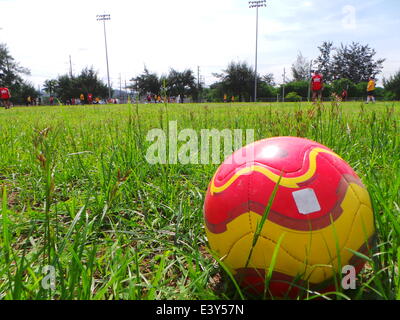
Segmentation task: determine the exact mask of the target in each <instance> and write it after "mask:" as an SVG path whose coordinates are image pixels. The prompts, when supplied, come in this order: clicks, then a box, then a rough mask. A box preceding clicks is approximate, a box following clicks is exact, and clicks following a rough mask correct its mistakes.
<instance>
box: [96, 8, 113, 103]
mask: <svg viewBox="0 0 400 320" xmlns="http://www.w3.org/2000/svg"><path fill="white" fill-rule="evenodd" d="M108 20H111V15H109V14H100V15H97V21H103V25H104V42H105V47H106V61H107V79H108V98H109V99H111V84H110V67H109V64H108V49H107V33H106V21H108Z"/></svg>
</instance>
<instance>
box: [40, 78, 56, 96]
mask: <svg viewBox="0 0 400 320" xmlns="http://www.w3.org/2000/svg"><path fill="white" fill-rule="evenodd" d="M56 89H57V80H54V79H53V80H46V81H45V82H44V83H43V90H44V91H45V92H47V93H48V94H49V95H51V96H52V95H54V94H55V92H56Z"/></svg>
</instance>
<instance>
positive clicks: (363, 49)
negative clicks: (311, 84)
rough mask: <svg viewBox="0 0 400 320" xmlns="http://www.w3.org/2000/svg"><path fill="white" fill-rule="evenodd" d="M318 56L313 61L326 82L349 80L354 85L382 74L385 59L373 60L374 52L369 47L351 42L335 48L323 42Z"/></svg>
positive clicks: (329, 43)
mask: <svg viewBox="0 0 400 320" xmlns="http://www.w3.org/2000/svg"><path fill="white" fill-rule="evenodd" d="M318 48H319V50H320V56H319V57H318V58H317V59H316V60H315V63H316V66H317V69H318V70H319V71H320V72H321V73H322V75H323V76H324V79H325V81H326V82H328V83H331V82H332V81H334V80H339V79H349V80H351V81H352V82H354V83H359V82H362V81H368V79H369V77H370V76H373V77H376V76H377V75H379V74H380V73H381V72H382V69H383V63H384V62H385V59H377V60H375V55H376V51H375V49H372V48H370V46H369V45H368V44H367V45H362V44H360V43H358V42H353V43H352V44H350V45H344V44H343V43H342V44H341V45H340V47H337V48H335V47H334V46H333V43H332V42H324V43H323V44H322V45H321V46H320V47H318Z"/></svg>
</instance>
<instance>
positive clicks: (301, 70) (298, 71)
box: [292, 52, 310, 81]
mask: <svg viewBox="0 0 400 320" xmlns="http://www.w3.org/2000/svg"><path fill="white" fill-rule="evenodd" d="M292 75H293V80H294V81H304V80H308V79H310V61H309V60H307V58H305V57H304V56H303V54H302V53H301V52H299V54H298V55H297V60H296V62H295V63H293V64H292Z"/></svg>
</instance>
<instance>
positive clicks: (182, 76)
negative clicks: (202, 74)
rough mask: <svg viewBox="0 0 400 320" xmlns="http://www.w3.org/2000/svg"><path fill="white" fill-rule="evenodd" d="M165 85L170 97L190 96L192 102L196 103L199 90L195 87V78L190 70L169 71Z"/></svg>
mask: <svg viewBox="0 0 400 320" xmlns="http://www.w3.org/2000/svg"><path fill="white" fill-rule="evenodd" d="M166 83H167V90H168V94H169V95H170V96H178V95H181V96H191V97H192V98H193V100H195V101H197V99H198V95H199V88H198V87H197V83H196V77H195V76H194V73H193V71H192V70H189V69H187V70H185V71H183V72H179V71H176V70H174V69H171V70H170V71H169V74H168V77H167V78H166Z"/></svg>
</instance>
